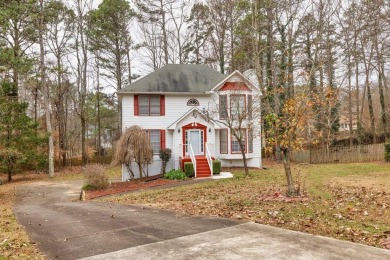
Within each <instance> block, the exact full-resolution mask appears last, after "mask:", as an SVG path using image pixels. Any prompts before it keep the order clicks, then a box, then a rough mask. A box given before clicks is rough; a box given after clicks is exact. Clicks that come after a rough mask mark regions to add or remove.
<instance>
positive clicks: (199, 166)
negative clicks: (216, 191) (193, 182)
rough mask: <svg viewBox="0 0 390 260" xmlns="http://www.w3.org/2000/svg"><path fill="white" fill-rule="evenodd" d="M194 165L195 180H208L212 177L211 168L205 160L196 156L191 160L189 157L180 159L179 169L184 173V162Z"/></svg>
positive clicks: (203, 157)
mask: <svg viewBox="0 0 390 260" xmlns="http://www.w3.org/2000/svg"><path fill="white" fill-rule="evenodd" d="M194 159H195V163H194V171H195V178H209V177H212V176H213V174H212V166H211V167H210V166H209V163H208V161H207V158H206V157H205V156H202V155H197V156H195V157H193V158H192V159H191V157H189V156H188V157H180V158H179V163H180V169H181V170H182V171H184V164H185V163H186V162H193V160H194Z"/></svg>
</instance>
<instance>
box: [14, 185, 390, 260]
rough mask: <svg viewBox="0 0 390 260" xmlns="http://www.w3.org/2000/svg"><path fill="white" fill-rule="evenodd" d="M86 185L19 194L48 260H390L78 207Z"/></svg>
mask: <svg viewBox="0 0 390 260" xmlns="http://www.w3.org/2000/svg"><path fill="white" fill-rule="evenodd" d="M81 185H82V182H80V181H67V182H37V183H32V184H25V185H20V186H18V187H17V189H16V195H17V204H16V207H15V214H16V217H17V220H18V221H19V223H21V224H22V225H24V226H25V227H26V230H27V232H28V233H29V234H30V236H31V239H32V241H34V242H36V243H37V246H38V248H39V249H40V250H41V251H42V252H43V253H44V254H45V255H46V256H47V258H48V259H78V258H86V259H130V258H131V259H262V258H266V259H365V260H366V259H390V251H389V250H384V249H379V248H374V247H368V246H364V245H359V244H354V243H349V242H344V241H340V240H335V239H330V238H325V237H319V236H312V235H308V234H305V233H300V232H294V231H288V230H283V229H279V228H274V227H269V226H264V225H259V224H254V223H244V222H238V221H234V220H229V219H223V218H211V217H201V216H186V215H178V214H176V213H174V212H171V211H166V210H160V209H153V208H144V207H141V206H125V205H117V204H110V203H97V202H79V201H78V198H79V193H80V188H81ZM88 257H89V258H88Z"/></svg>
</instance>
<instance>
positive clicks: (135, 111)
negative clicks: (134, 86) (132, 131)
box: [134, 95, 139, 116]
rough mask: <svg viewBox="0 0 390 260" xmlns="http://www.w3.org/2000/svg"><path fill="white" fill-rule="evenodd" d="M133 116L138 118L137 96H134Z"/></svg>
mask: <svg viewBox="0 0 390 260" xmlns="http://www.w3.org/2000/svg"><path fill="white" fill-rule="evenodd" d="M134 115H135V116H139V110H138V95H134Z"/></svg>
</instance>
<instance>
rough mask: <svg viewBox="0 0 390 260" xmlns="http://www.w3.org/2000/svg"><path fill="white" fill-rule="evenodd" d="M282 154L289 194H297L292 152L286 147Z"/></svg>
mask: <svg viewBox="0 0 390 260" xmlns="http://www.w3.org/2000/svg"><path fill="white" fill-rule="evenodd" d="M282 154H283V167H284V173H285V174H286V179H287V196H289V197H290V196H296V195H298V194H297V190H296V188H295V185H294V180H293V176H292V172H291V162H290V152H289V150H288V149H287V148H285V149H283V150H282Z"/></svg>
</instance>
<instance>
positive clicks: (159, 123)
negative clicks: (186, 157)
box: [122, 75, 261, 180]
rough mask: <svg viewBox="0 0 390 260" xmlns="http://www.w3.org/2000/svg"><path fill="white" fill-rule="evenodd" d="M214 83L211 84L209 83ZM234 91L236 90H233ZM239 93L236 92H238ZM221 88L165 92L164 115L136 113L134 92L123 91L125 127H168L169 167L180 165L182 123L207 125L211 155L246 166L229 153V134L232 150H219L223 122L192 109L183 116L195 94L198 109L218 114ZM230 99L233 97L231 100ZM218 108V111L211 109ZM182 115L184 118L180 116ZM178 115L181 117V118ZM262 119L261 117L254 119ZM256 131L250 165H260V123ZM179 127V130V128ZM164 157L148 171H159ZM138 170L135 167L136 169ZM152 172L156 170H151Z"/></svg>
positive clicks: (254, 92) (236, 78)
mask: <svg viewBox="0 0 390 260" xmlns="http://www.w3.org/2000/svg"><path fill="white" fill-rule="evenodd" d="M241 80H242V78H241V77H240V76H238V75H235V76H233V77H231V78H230V79H229V81H231V82H237V81H241ZM210 87H212V86H210ZM233 92H234V91H233ZM233 92H230V91H223V94H228V95H229V94H231V93H233ZM235 93H236V92H235ZM218 94H219V93H218V92H215V93H214V94H213V95H206V94H205V95H191V94H188V95H187V96H182V95H165V116H134V96H133V95H132V94H127V95H123V97H122V111H123V113H122V117H123V120H122V122H123V129H125V128H128V127H130V126H132V125H139V126H141V127H142V128H144V129H165V130H166V147H167V148H170V149H172V159H171V161H170V163H169V164H168V167H167V168H168V169H167V170H170V169H173V168H175V169H177V168H179V157H181V156H183V146H182V145H183V140H182V136H183V132H182V129H181V128H182V127H183V126H185V125H187V124H191V123H197V124H202V125H205V126H207V129H206V134H207V142H208V143H209V146H210V150H211V154H212V156H214V157H216V158H219V159H220V160H221V162H222V166H223V167H229V166H243V162H242V159H241V158H242V157H241V155H240V154H230V149H231V148H230V134H229V154H223V155H220V154H219V151H220V149H219V131H218V129H220V128H225V127H224V126H218V125H216V124H214V123H213V122H211V121H210V122H206V121H205V119H204V118H203V117H202V116H201V115H199V114H198V116H197V117H196V118H195V117H194V116H193V115H192V113H189V114H188V115H187V116H185V117H184V118H181V117H183V115H185V114H186V113H187V112H188V111H190V110H191V109H192V108H193V107H192V106H187V101H188V100H189V99H191V98H196V99H197V100H198V101H199V106H197V108H198V109H199V110H201V111H202V110H203V109H206V110H208V111H209V112H210V116H213V117H219V114H218V112H217V110H218V109H216V108H218V100H219V98H218ZM242 94H251V95H257V94H259V91H258V90H257V89H253V90H252V91H243V92H242ZM228 103H230V101H229V100H228ZM212 111H215V113H212ZM180 118H181V119H180ZM178 119H180V120H179V121H178ZM255 121H256V122H258V123H259V122H260V120H255ZM174 123H176V128H175V129H171V130H167V128H168V127H169V126H171V125H172V124H174ZM254 128H257V131H256V132H254V136H257V138H255V139H254V141H253V153H252V154H248V157H249V158H248V166H249V167H261V139H260V138H259V137H258V136H260V125H257V126H254ZM179 129H180V132H179ZM160 169H161V161H160V159H159V157H158V156H157V155H156V156H154V162H153V164H152V165H149V175H156V174H159V173H160ZM135 170H136V169H135ZM152 172H153V173H152ZM128 177H129V175H128V173H127V170H126V168H125V167H124V166H123V180H127V179H128Z"/></svg>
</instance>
